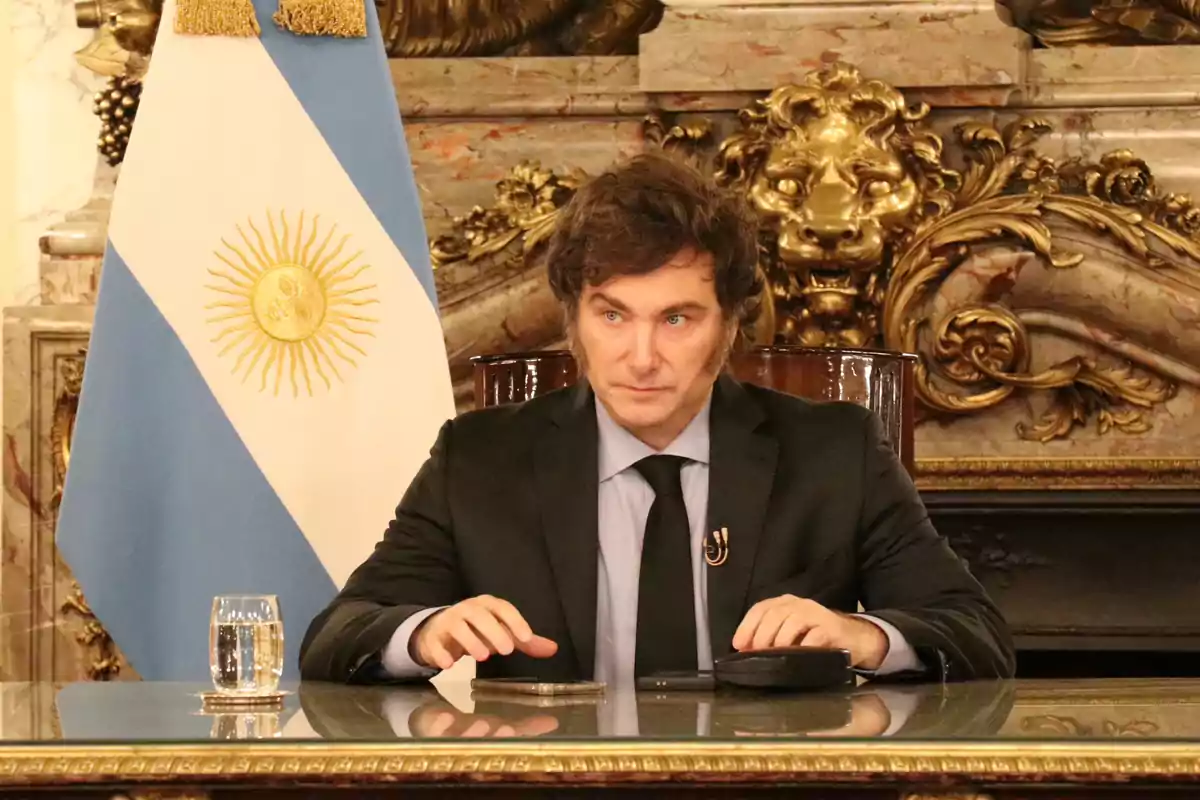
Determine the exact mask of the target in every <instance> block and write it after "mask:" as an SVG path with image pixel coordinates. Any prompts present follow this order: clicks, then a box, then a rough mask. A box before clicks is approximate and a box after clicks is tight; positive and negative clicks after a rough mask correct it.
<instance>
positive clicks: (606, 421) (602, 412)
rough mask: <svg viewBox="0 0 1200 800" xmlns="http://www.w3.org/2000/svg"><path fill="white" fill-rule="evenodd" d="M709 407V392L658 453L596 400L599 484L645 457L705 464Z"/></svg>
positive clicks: (710, 396)
mask: <svg viewBox="0 0 1200 800" xmlns="http://www.w3.org/2000/svg"><path fill="white" fill-rule="evenodd" d="M711 407H712V393H711V392H710V393H709V395H708V399H707V400H705V401H704V405H703V406H702V407H701V408H700V411H699V413H697V414H696V416H695V417H693V418H692V421H691V422H689V423H688V425H687V427H686V428H684V429H683V431H682V432H681V433H680V434H679V435H678V436H676V437H675V441H673V442H671V443H670V444H669V445H667V446H666V447H665V448H663V449H662V450H661V451H659V450H655V449H654V448H652V447H651V446H650V445H648V444H646V443H645V442H643V441H642V440H641V439H639V438H637V437H636V436H634V435H633V434H632V433H630V432H629V431H627V430H625V429H624V428H622V427H621V426H620V425H619V424H618V423H617V421H616V420H614V419H613V418H612V417H611V416H610V415H609V413H608V410H607V409H606V408H605V407H604V404H603V403H601V402H600V400H599V398H597V399H596V425H597V429H598V430H599V434H600V482H601V483H603V482H604V481H606V480H608V479H609V478H611V477H613V476H614V475H616V474H618V473H620V472H624V471H625V470H627V469H629V468H630V467H632V466H633V465H634V464H636V463H637V462H639V461H641V460H642V459H643V458H646V457H647V456H653V455H669V456H682V457H683V458H686V459H689V460H691V461H699V462H700V463H701V464H707V463H708V424H709V419H708V418H709V412H710V409H711Z"/></svg>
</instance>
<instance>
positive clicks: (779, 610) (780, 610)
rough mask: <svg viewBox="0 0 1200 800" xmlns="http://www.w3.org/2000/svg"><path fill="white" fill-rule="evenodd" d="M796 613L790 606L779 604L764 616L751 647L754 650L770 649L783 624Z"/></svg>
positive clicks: (755, 632)
mask: <svg viewBox="0 0 1200 800" xmlns="http://www.w3.org/2000/svg"><path fill="white" fill-rule="evenodd" d="M794 613H795V612H794V611H793V610H792V608H791V607H790V605H783V604H779V605H776V606H773V607H772V608H770V609H768V610H767V613H766V614H763V618H762V621H761V622H759V623H758V629H757V630H755V631H754V640H753V642H752V644H751V647H752V648H753V649H754V650H762V649H764V648H767V647H770V646H771V645H772V644H773V643H774V642H775V636H776V635H777V634H778V633H779V629H780V628H782V627H783V623H784V622H786V621H787V619H788V617H789V616H791V615H792V614H794Z"/></svg>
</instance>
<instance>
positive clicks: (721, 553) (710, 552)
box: [704, 528, 729, 567]
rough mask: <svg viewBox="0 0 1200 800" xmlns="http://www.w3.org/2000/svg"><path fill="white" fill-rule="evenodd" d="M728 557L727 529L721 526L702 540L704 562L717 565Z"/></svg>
mask: <svg viewBox="0 0 1200 800" xmlns="http://www.w3.org/2000/svg"><path fill="white" fill-rule="evenodd" d="M727 558H729V529H728V528H721V530H719V531H713V532H712V533H710V534H709V535H708V540H707V541H705V542H704V563H705V564H708V565H709V566H710V567H719V566H721V565H722V564H724V563H725V559H727Z"/></svg>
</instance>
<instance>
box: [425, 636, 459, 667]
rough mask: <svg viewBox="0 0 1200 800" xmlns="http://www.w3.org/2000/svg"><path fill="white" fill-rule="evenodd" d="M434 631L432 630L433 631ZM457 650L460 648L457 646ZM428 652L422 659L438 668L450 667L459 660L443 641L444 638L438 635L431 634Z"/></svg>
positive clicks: (427, 645)
mask: <svg viewBox="0 0 1200 800" xmlns="http://www.w3.org/2000/svg"><path fill="white" fill-rule="evenodd" d="M431 633H432V631H431ZM454 649H455V650H457V649H458V648H457V647H455V648H454ZM426 650H427V654H426V656H425V657H424V658H422V659H421V660H422V661H424V662H425V663H426V664H432V665H433V666H435V667H437V668H438V669H450V668H451V667H453V666H454V662H455V661H457V660H458V658H456V657H455V654H454V653H453V652H452V651H451V650H450V649H449V648H447V647H446V645H445V644H443V643H442V639H441V638H440V637H439V636H437V635H431V636H430V637H429V640H428V641H427V642H426Z"/></svg>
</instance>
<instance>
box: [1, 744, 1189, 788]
mask: <svg viewBox="0 0 1200 800" xmlns="http://www.w3.org/2000/svg"><path fill="white" fill-rule="evenodd" d="M864 778H870V779H871V780H872V781H873V782H874V783H875V784H876V785H879V784H892V785H913V784H921V783H922V782H929V781H934V780H936V781H937V782H938V784H939V785H942V786H945V785H947V784H948V783H954V784H978V783H988V784H994V783H1016V784H1022V783H1035V782H1036V783H1045V782H1047V781H1059V782H1069V783H1089V784H1092V783H1095V784H1128V783H1130V782H1133V781H1147V782H1148V781H1166V780H1169V781H1172V782H1180V781H1187V782H1200V743H1179V744H1174V743H1165V742H1163V743H1159V742H1153V743H1148V742H1129V741H1120V740H1113V741H1103V742H1100V741H1096V742H1086V743H1079V742H1041V741H1020V740H1011V741H995V742H965V743H960V742H897V741H892V742H883V741H879V742H870V743H861V742H857V743H856V742H839V741H813V740H811V739H806V740H804V741H803V742H797V743H789V742H779V741H774V742H753V741H746V742H736V743H735V742H697V743H689V744H684V743H672V742H659V741H624V742H623V741H619V740H611V741H603V742H554V741H541V742H536V743H532V742H527V741H525V742H523V741H518V740H505V741H479V742H429V741H413V742H403V743H389V744H349V743H347V744H341V743H334V742H322V743H319V744H308V743H304V744H301V743H296V744H275V743H253V744H250V743H247V744H224V743H222V744H212V745H180V744H175V743H163V744H146V745H86V746H81V745H70V744H63V745H58V744H37V745H28V746H5V747H0V787H2V786H14V785H17V786H47V785H55V784H63V783H73V784H78V783H84V782H93V783H100V782H104V783H113V782H123V783H135V784H149V783H154V784H191V785H197V784H204V783H227V782H237V783H239V784H242V785H245V784H248V783H273V784H279V783H280V782H283V781H297V782H300V781H302V782H304V783H305V784H307V785H312V784H314V783H320V782H328V783H330V784H335V783H336V784H339V785H344V784H345V783H346V782H347V781H353V782H354V783H356V784H359V785H370V784H394V783H397V782H412V783H416V782H434V781H436V782H444V781H450V780H453V781H460V782H470V783H487V784H495V783H500V782H508V783H533V782H536V783H538V784H542V785H544V784H546V783H550V782H552V783H562V784H593V785H594V784H601V783H602V784H633V783H638V784H654V783H666V782H674V781H680V780H686V781H689V782H705V781H712V782H732V781H736V782H739V783H778V782H779V781H781V780H789V779H791V780H803V781H806V782H827V783H838V782H849V781H855V782H860V781H861V780H862V779H864Z"/></svg>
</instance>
